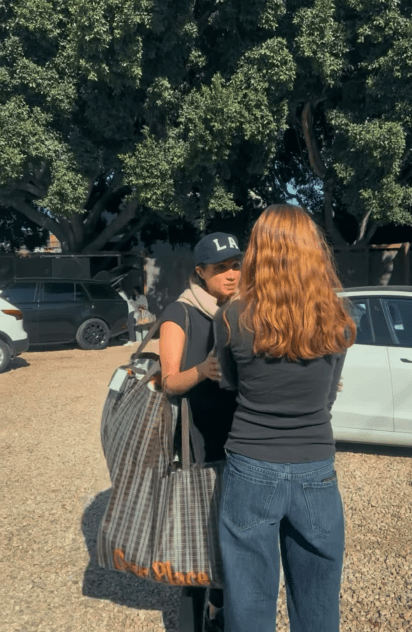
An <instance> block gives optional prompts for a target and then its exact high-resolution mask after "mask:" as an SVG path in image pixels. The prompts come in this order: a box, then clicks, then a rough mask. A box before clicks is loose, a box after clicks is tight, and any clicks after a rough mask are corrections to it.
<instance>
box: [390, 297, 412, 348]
mask: <svg viewBox="0 0 412 632" xmlns="http://www.w3.org/2000/svg"><path fill="white" fill-rule="evenodd" d="M385 302H386V306H387V308H388V313H389V319H390V322H391V325H392V327H393V329H394V331H395V336H396V338H397V340H398V343H399V345H400V346H402V347H412V301H411V300H408V299H389V300H387V301H385Z"/></svg>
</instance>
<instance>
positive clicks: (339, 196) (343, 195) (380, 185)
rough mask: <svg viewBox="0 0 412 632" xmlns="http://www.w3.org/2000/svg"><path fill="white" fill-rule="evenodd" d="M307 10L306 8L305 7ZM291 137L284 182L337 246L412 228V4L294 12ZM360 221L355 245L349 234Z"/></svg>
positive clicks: (290, 20)
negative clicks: (382, 229)
mask: <svg viewBox="0 0 412 632" xmlns="http://www.w3.org/2000/svg"><path fill="white" fill-rule="evenodd" d="M302 4H304V6H302ZM288 9H289V11H288V14H287V16H285V22H284V23H283V24H282V25H281V29H283V32H284V33H289V37H290V38H291V39H292V40H293V42H294V47H295V51H296V52H295V56H294V59H295V61H296V65H297V69H298V70H297V77H296V81H295V84H294V89H293V94H292V95H291V97H290V99H289V123H290V127H289V130H288V133H287V135H285V141H286V142H285V144H284V151H283V155H282V157H281V156H276V157H275V161H274V166H273V172H274V177H275V178H276V177H277V178H278V179H279V180H280V181H281V182H289V183H290V182H293V183H294V185H295V187H296V189H297V191H296V195H297V197H298V198H299V199H301V200H302V202H303V203H304V204H305V203H306V204H307V206H308V207H309V208H310V207H312V208H313V210H314V211H315V212H319V211H321V212H322V215H323V217H322V220H321V223H322V224H323V226H324V228H325V229H326V231H327V234H328V236H329V238H330V240H331V242H332V243H333V244H334V245H339V246H347V245H356V246H359V245H366V244H368V243H369V241H370V239H371V238H372V236H373V234H374V233H375V231H376V229H377V228H378V227H379V226H383V225H385V224H387V223H389V222H393V223H395V225H409V226H412V133H411V123H412V87H411V86H412V54H411V47H410V42H411V41H412V17H411V16H412V7H411V5H410V3H409V2H408V1H406V0H404V1H402V0H401V1H399V2H398V0H315V1H314V2H305V3H301V2H289V3H288ZM353 221H355V224H356V226H357V231H356V234H355V235H353V236H352V238H351V240H350V242H349V244H348V238H347V237H346V236H345V233H346V234H347V233H348V231H347V230H346V231H344V230H342V228H341V227H340V224H341V225H342V222H343V223H344V225H345V224H346V225H347V224H348V223H349V222H353Z"/></svg>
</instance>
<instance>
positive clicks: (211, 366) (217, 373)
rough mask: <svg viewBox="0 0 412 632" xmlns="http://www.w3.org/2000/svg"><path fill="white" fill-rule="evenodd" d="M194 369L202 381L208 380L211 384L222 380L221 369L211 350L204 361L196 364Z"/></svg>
mask: <svg viewBox="0 0 412 632" xmlns="http://www.w3.org/2000/svg"><path fill="white" fill-rule="evenodd" d="M196 368H197V371H198V373H199V376H200V377H201V378H202V380H205V379H209V380H212V381H213V382H220V380H221V379H222V369H221V367H220V364H219V360H218V359H217V357H216V355H215V351H214V350H213V349H212V351H210V353H209V355H208V356H207V358H206V360H204V362H201V364H198V365H197V367H196Z"/></svg>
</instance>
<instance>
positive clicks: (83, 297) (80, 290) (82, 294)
mask: <svg viewBox="0 0 412 632" xmlns="http://www.w3.org/2000/svg"><path fill="white" fill-rule="evenodd" d="M74 298H75V300H76V301H88V300H89V297H88V296H87V294H86V291H85V289H84V287H83V286H82V285H80V283H76V288H75V295H74Z"/></svg>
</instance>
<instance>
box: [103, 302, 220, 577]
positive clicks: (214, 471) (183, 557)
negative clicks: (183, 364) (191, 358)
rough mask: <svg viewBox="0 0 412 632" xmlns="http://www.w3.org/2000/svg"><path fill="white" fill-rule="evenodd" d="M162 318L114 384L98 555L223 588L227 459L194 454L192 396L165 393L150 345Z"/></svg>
mask: <svg viewBox="0 0 412 632" xmlns="http://www.w3.org/2000/svg"><path fill="white" fill-rule="evenodd" d="M159 326H160V322H159V321H158V322H156V323H155V325H153V327H152V329H151V330H150V331H149V333H148V334H147V336H146V338H145V340H144V341H143V342H142V344H141V345H140V347H139V349H138V351H137V353H135V354H133V356H132V358H131V362H130V364H129V365H126V366H123V367H120V368H119V369H118V370H117V371H116V372H115V374H114V376H113V378H112V380H111V383H110V385H109V394H108V396H107V399H106V402H105V405H104V409H103V416H102V424H101V439H102V446H103V451H104V455H105V458H106V462H107V467H108V469H109V473H110V478H111V482H112V491H111V496H110V501H109V504H108V506H107V509H106V511H105V514H104V516H103V518H102V520H101V523H100V527H99V532H98V539H97V555H98V562H99V565H100V566H102V567H105V568H109V569H113V570H114V569H116V570H118V571H122V572H131V573H134V574H135V575H137V576H138V577H142V578H146V579H148V580H153V581H155V582H162V583H165V584H171V585H176V586H209V587H212V588H221V587H222V560H221V554H220V548H219V538H218V516H219V504H220V496H221V488H222V474H223V467H224V462H223V461H221V462H216V463H203V464H199V463H193V462H191V458H190V453H191V450H190V447H191V446H190V443H191V440H190V424H191V420H190V410H189V406H188V402H187V400H186V399H185V398H183V399H180V398H179V399H177V398H171V399H168V398H167V397H166V396H165V395H164V393H163V392H162V390H161V387H160V379H159V378H160V364H159V361H158V356H157V351H156V349H154V347H155V345H153V344H152V348H151V350H150V351H148V349H149V347H150V345H149V341H150V340H151V339H152V337H153V335H154V333H155V332H156V330H157V329H158V327H159ZM187 331H188V315H187V312H186V332H187ZM187 338H188V336H186V340H187ZM153 342H155V341H152V343H153ZM184 355H185V354H184ZM178 422H179V423H178ZM177 429H178V430H177ZM177 431H178V432H179V433H181V436H180V437H179V439H180V442H179V443H180V445H181V454H180V455H179V459H178V460H176V459H177V457H176V453H175V450H174V445H175V444H176V443H177V442H176V441H175V433H176V432H177Z"/></svg>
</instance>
